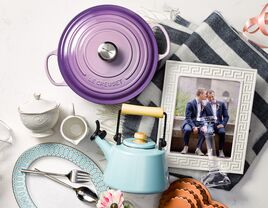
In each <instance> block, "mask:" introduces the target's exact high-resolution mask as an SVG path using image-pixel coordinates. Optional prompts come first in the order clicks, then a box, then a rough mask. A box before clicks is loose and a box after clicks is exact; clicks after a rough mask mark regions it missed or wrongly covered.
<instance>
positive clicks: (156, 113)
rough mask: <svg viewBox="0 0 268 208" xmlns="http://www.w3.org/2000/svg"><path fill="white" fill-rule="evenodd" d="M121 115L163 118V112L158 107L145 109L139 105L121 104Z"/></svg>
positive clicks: (145, 107)
mask: <svg viewBox="0 0 268 208" xmlns="http://www.w3.org/2000/svg"><path fill="white" fill-rule="evenodd" d="M121 113H122V114H123V115H139V116H151V117H155V118H163V115H164V110H163V109H162V108H160V107H147V106H140V105H131V104H125V103H123V104H122V108H121Z"/></svg>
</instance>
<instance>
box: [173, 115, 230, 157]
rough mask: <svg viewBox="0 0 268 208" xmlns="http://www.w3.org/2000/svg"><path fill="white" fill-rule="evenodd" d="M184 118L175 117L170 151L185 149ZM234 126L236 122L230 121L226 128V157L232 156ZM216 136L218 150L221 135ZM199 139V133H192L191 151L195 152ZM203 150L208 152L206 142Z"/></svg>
mask: <svg viewBox="0 0 268 208" xmlns="http://www.w3.org/2000/svg"><path fill="white" fill-rule="evenodd" d="M183 120H184V118H182V117H175V119H174V124H173V131H172V139H171V148H170V151H174V152H180V151H182V149H183V146H184V142H183V131H182V129H181V126H182V122H183ZM234 127H235V125H234V124H232V123H228V124H227V126H226V128H225V132H226V133H225V145H224V154H225V156H226V157H230V156H231V151H232V142H233V133H234ZM214 138H215V144H216V149H217V150H218V148H219V136H218V135H217V134H215V136H214ZM197 141H198V135H197V134H196V135H195V134H193V133H192V134H191V136H190V140H189V153H193V154H194V152H195V149H196V145H197ZM202 152H203V153H206V152H207V148H206V143H205V142H204V143H203V145H202Z"/></svg>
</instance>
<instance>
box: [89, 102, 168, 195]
mask: <svg viewBox="0 0 268 208" xmlns="http://www.w3.org/2000/svg"><path fill="white" fill-rule="evenodd" d="M121 114H124V115H126V114H128V115H145V116H152V117H156V118H163V117H164V118H165V120H164V122H165V123H164V133H163V138H160V139H159V142H158V145H157V146H156V144H155V142H154V141H153V140H151V139H147V138H146V135H145V134H144V133H141V132H137V133H135V135H134V137H133V138H127V139H124V140H123V141H122V140H121V134H120V133H119V124H120V115H121ZM166 116H167V114H166V113H165V112H164V111H163V109H162V108H160V107H144V106H137V105H130V104H123V105H122V108H121V110H119V112H118V119H117V127H116V135H115V136H114V139H115V141H116V145H112V144H110V143H109V142H107V141H106V140H105V139H104V138H105V136H106V132H105V131H101V130H100V124H99V121H96V124H97V128H96V131H95V132H94V134H93V135H92V136H91V140H95V141H96V143H97V144H98V146H99V147H100V148H101V150H102V151H103V153H104V156H105V158H106V159H107V166H106V168H105V170H104V183H106V184H107V185H108V186H109V187H111V188H114V189H118V190H121V191H124V192H129V193H138V194H152V193H158V192H162V191H164V190H165V189H167V187H168V185H169V184H168V170H167V165H166V158H165V150H164V149H163V147H165V146H166V141H165V130H166V120H167V118H166Z"/></svg>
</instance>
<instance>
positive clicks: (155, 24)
mask: <svg viewBox="0 0 268 208" xmlns="http://www.w3.org/2000/svg"><path fill="white" fill-rule="evenodd" d="M150 26H151V28H155V27H158V28H159V29H160V30H161V31H162V32H163V34H164V36H165V39H166V42H167V48H166V51H165V53H163V54H159V55H158V61H160V60H162V59H163V58H165V57H166V56H167V55H168V54H169V51H170V39H169V36H168V33H167V31H166V29H165V28H164V27H163V26H162V25H160V24H157V23H150Z"/></svg>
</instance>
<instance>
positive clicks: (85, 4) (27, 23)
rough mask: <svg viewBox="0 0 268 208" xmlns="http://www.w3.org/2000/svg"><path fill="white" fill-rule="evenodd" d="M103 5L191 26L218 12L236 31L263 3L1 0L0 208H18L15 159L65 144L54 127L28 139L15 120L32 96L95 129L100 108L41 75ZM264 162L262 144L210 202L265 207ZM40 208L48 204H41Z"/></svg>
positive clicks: (153, 200) (142, 202)
mask: <svg viewBox="0 0 268 208" xmlns="http://www.w3.org/2000/svg"><path fill="white" fill-rule="evenodd" d="M104 3H106V4H107V3H112V4H118V5H121V6H125V7H127V8H129V9H132V10H134V11H136V12H138V13H141V14H145V13H146V12H149V13H150V11H151V12H156V13H158V15H159V18H163V16H166V17H168V15H167V14H166V13H165V12H164V11H166V10H169V9H170V8H178V9H179V10H180V12H181V15H182V16H184V17H185V18H186V19H189V20H192V21H194V22H196V23H200V22H202V20H203V19H205V18H206V17H207V16H208V15H209V14H210V13H211V12H212V11H214V10H219V11H221V12H222V14H223V15H224V17H225V18H226V19H227V20H228V21H229V22H230V23H231V24H232V25H233V26H234V27H235V28H237V29H238V30H241V29H242V27H243V25H244V23H245V21H246V20H247V19H248V18H250V17H252V16H255V15H257V14H259V12H260V10H261V8H262V7H263V5H264V4H265V3H266V1H264V0H259V1H253V0H225V1H213V0H203V1H193V0H187V1H185V0H176V1H172V0H165V1H161V0H147V1H144V0H135V1H130V0H125V1H124V0H110V1H104V0H102V1H97V0H91V1H89V0H77V1H71V0H58V1H41V0H24V1H15V0H0V57H1V58H0V95H1V98H0V101H1V105H0V107H1V110H0V119H1V120H3V121H5V122H6V123H8V124H9V125H10V126H11V128H12V129H13V131H14V135H15V140H14V143H13V145H12V146H10V147H7V148H5V149H1V150H0V207H9V208H15V207H18V205H17V203H16V200H15V198H14V196H13V192H12V183H11V178H12V170H13V166H14V164H15V162H16V160H17V158H18V157H19V156H20V155H21V154H22V153H23V152H24V151H25V150H27V149H29V148H31V147H32V146H34V145H36V144H39V143H44V142H60V143H66V144H67V142H65V141H64V140H63V139H62V138H61V136H60V134H59V124H58V125H57V126H56V128H55V130H56V134H54V135H53V136H51V137H48V138H43V139H38V138H33V137H31V136H29V134H28V131H27V129H25V127H24V126H23V125H22V123H21V121H20V119H19V114H18V111H17V108H18V106H19V105H20V104H21V103H23V102H25V101H27V100H29V99H30V98H31V96H32V94H33V92H36V91H38V92H41V93H42V95H43V96H44V97H46V98H48V99H51V100H55V101H57V102H59V103H61V111H62V112H61V118H60V119H62V118H63V117H64V116H65V115H66V114H68V109H69V106H70V103H72V102H73V103H74V104H75V106H76V111H77V112H78V113H79V114H81V115H83V116H84V117H85V118H87V120H88V121H89V125H90V126H91V127H92V129H93V128H94V126H95V125H94V120H95V119H97V118H98V115H97V114H96V113H97V110H98V109H103V108H104V106H101V105H97V104H94V103H90V102H87V101H85V100H83V99H82V98H80V97H79V96H77V95H76V94H75V93H74V92H73V91H72V90H70V89H69V88H68V87H55V86H53V85H52V84H50V82H49V81H48V79H47V77H46V74H45V70H44V59H45V56H46V55H47V54H48V52H50V51H52V50H55V49H56V47H57V44H58V41H59V37H60V35H61V33H62V31H63V29H64V27H65V26H66V24H67V23H68V22H69V21H70V20H71V19H72V18H73V17H74V16H75V15H77V14H78V13H79V12H81V11H82V10H84V9H86V8H89V7H91V6H94V5H98V4H104ZM147 14H148V13H147ZM54 65H55V67H53V69H52V70H54V71H55V72H57V71H58V68H57V65H56V60H54ZM92 129H91V132H92ZM78 149H80V150H82V151H83V152H85V153H86V154H88V155H89V156H90V157H91V158H93V159H94V160H96V161H97V162H98V163H99V164H100V165H101V166H102V167H103V166H104V165H105V162H103V156H102V155H100V153H99V150H98V148H97V147H96V145H94V144H93V143H91V142H90V141H89V140H88V139H87V140H84V141H82V142H81V143H80V144H79V146H78ZM267 158H268V151H267V144H266V145H265V147H264V148H263V149H262V151H261V153H260V154H259V155H258V158H257V159H256V160H255V161H254V163H253V164H252V165H251V166H250V169H249V170H248V172H247V174H246V175H245V177H244V178H243V179H242V181H241V182H240V183H239V184H238V185H237V186H236V187H235V188H234V189H233V190H232V191H230V192H227V191H222V190H214V189H213V190H211V194H212V196H213V198H214V199H215V200H219V201H221V202H223V203H225V204H226V205H228V206H229V207H235V208H247V207H248V208H252V207H266V206H267V205H266V204H267V199H266V197H267V193H266V191H265V189H266V186H267V187H268V180H267V178H266V177H267V171H268V166H267V161H266V160H267ZM130 197H133V199H135V200H136V202H137V204H138V205H139V207H141V208H144V207H146V208H153V207H156V206H157V201H158V197H157V195H148V196H130ZM62 206H64V207H68V200H63V201H62ZM42 207H53V205H46V204H44V205H43V206H42Z"/></svg>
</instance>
